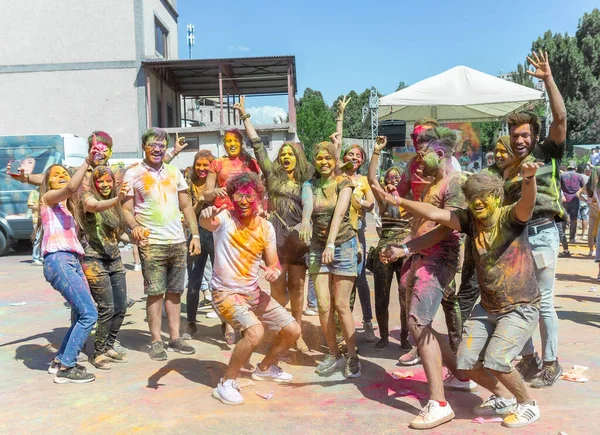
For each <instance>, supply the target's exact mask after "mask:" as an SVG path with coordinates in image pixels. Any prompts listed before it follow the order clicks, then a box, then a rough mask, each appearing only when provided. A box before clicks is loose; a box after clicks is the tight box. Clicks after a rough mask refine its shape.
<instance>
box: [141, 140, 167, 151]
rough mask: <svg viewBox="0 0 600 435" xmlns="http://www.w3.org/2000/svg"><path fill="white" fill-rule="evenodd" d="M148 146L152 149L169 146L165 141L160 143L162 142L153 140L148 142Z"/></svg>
mask: <svg viewBox="0 0 600 435" xmlns="http://www.w3.org/2000/svg"><path fill="white" fill-rule="evenodd" d="M146 148H150V149H157V148H158V149H159V150H166V149H167V146H166V145H165V144H164V143H160V142H153V143H148V144H146Z"/></svg>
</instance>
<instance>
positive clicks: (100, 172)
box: [79, 165, 125, 233]
mask: <svg viewBox="0 0 600 435" xmlns="http://www.w3.org/2000/svg"><path fill="white" fill-rule="evenodd" d="M105 175H108V176H109V177H110V178H112V180H113V189H112V191H111V192H110V194H109V195H108V197H104V196H102V195H101V194H100V192H98V189H97V188H96V181H98V179H100V178H102V177H104V176H105ZM119 188H120V186H118V185H117V181H116V179H115V174H114V173H113V171H112V170H111V169H110V167H108V166H104V165H101V166H97V167H96V168H94V170H93V171H92V175H91V177H90V192H91V194H92V196H93V197H94V198H95V199H96V200H97V201H104V200H105V199H112V198H114V197H115V196H117V195H118V189H119ZM79 211H80V212H81V217H80V222H83V220H84V219H89V218H90V217H89V216H91V215H93V214H95V215H96V216H97V218H99V221H98V223H99V224H100V225H101V226H102V229H103V230H104V231H105V232H116V233H121V232H123V231H125V218H124V217H123V210H122V209H121V203H120V202H117V204H116V205H115V206H114V207H111V208H109V209H107V210H104V211H101V212H98V213H89V212H86V211H85V209H84V204H83V202H82V203H81V204H80V207H79Z"/></svg>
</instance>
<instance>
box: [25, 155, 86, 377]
mask: <svg viewBox="0 0 600 435" xmlns="http://www.w3.org/2000/svg"><path fill="white" fill-rule="evenodd" d="M97 154H98V152H97V150H96V149H95V148H91V150H90V153H89V155H88V156H87V157H86V159H85V161H84V163H83V165H81V166H80V167H79V169H77V171H76V172H75V174H74V175H73V177H71V176H70V175H69V172H68V170H67V168H65V167H64V166H62V165H52V166H50V168H48V170H47V171H46V173H45V174H44V177H43V179H42V183H41V186H40V205H39V210H40V218H39V220H38V228H39V227H41V231H42V255H43V256H44V278H46V281H48V282H49V283H50V284H51V285H52V287H53V288H54V289H55V290H57V291H58V292H59V293H60V294H61V295H62V297H64V298H65V300H66V301H67V303H68V304H69V305H70V307H71V310H72V320H73V321H72V322H71V326H70V328H69V329H68V330H67V333H66V335H65V337H64V339H63V341H62V344H61V346H60V349H59V350H58V353H57V354H56V356H55V357H54V358H53V359H52V361H51V362H50V367H49V368H48V373H51V374H54V375H55V378H54V382H55V383H57V384H64V383H76V384H80V383H86V382H92V381H93V380H94V379H96V377H95V376H94V375H93V374H92V373H88V372H87V371H86V369H85V367H83V366H81V365H79V364H77V355H78V353H79V351H80V350H81V349H82V348H83V345H84V344H85V341H86V340H87V337H88V336H89V334H90V332H91V331H92V328H93V327H94V324H95V323H96V321H97V320H98V311H96V306H95V305H94V301H93V299H92V296H91V294H90V288H89V286H88V282H87V280H86V278H85V275H84V274H83V270H82V269H81V263H80V262H79V257H80V256H82V255H83V253H84V251H83V247H82V246H81V243H79V239H78V237H77V224H76V221H75V218H74V215H75V214H76V213H77V210H76V207H77V205H76V204H75V201H74V195H75V194H76V193H77V191H78V190H79V186H80V185H81V183H82V182H83V178H84V177H85V174H86V171H87V169H88V168H89V166H90V162H92V161H93V160H94V157H96V155H97ZM38 228H36V230H35V233H34V234H37V231H38Z"/></svg>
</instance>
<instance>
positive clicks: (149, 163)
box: [123, 128, 200, 361]
mask: <svg viewBox="0 0 600 435" xmlns="http://www.w3.org/2000/svg"><path fill="white" fill-rule="evenodd" d="M168 142H169V137H168V136H167V133H166V132H165V131H164V130H162V129H159V128H150V129H149V130H147V131H146V132H145V133H144V135H143V136H142V146H143V149H144V152H145V158H144V161H143V162H142V163H141V164H140V165H137V166H135V167H133V168H131V169H129V170H128V171H127V172H126V173H125V176H124V177H123V183H127V185H128V186H129V191H128V193H127V196H126V198H125V200H124V202H123V216H124V218H125V222H126V223H127V225H128V227H129V228H130V229H131V236H132V238H133V239H134V240H135V241H136V243H138V244H139V252H140V259H141V262H142V275H143V276H144V293H145V294H146V295H147V296H148V299H147V300H146V315H147V317H148V327H149V329H150V334H151V336H152V344H151V346H150V358H152V359H154V360H157V361H164V360H166V359H167V352H166V349H165V346H164V344H163V341H162V338H161V323H162V319H161V312H162V303H163V297H164V299H165V311H166V312H167V317H168V319H169V335H170V340H169V343H168V346H169V349H170V350H173V351H175V352H179V353H182V354H185V355H190V354H193V353H195V350H194V348H193V347H192V346H190V345H188V344H187V343H186V342H185V341H184V340H182V339H181V338H180V336H179V319H180V314H181V294H182V293H183V289H184V284H185V272H186V263H187V251H188V249H187V247H186V239H185V235H184V233H183V227H182V225H181V217H180V212H182V213H183V215H184V217H185V220H186V222H187V224H188V226H189V228H190V230H191V232H192V240H191V242H190V247H189V253H190V254H191V255H197V254H199V253H200V236H199V233H198V223H197V221H196V214H195V213H194V210H193V208H192V204H191V201H190V199H189V196H188V192H187V190H188V185H187V183H186V182H185V180H184V178H183V176H182V175H181V172H180V171H179V169H177V167H175V166H172V165H168V164H166V163H164V158H165V153H166V151H167V145H168Z"/></svg>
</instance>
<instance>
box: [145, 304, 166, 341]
mask: <svg viewBox="0 0 600 435" xmlns="http://www.w3.org/2000/svg"><path fill="white" fill-rule="evenodd" d="M162 300H163V295H154V296H150V295H148V299H146V317H147V318H148V328H149V329H150V335H151V336H152V342H153V343H154V342H156V341H162V337H161V335H160V327H161V323H162Z"/></svg>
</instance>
